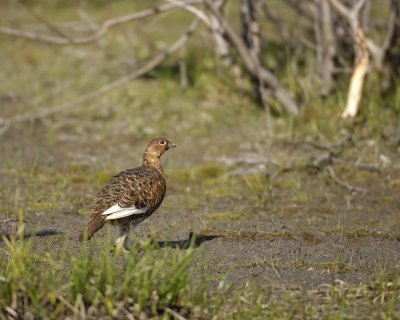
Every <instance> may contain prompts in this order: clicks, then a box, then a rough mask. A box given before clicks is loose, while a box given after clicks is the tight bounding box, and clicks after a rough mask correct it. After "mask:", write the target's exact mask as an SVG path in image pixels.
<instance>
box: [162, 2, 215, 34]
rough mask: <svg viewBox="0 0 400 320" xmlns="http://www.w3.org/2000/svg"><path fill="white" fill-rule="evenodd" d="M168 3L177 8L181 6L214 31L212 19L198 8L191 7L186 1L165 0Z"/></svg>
mask: <svg viewBox="0 0 400 320" xmlns="http://www.w3.org/2000/svg"><path fill="white" fill-rule="evenodd" d="M165 1H166V2H169V3H172V4H174V5H176V6H179V7H181V8H183V9H185V10H187V11H189V12H191V13H193V14H194V15H195V16H197V17H198V18H199V19H200V20H201V21H203V22H204V23H205V24H206V25H207V26H208V27H209V28H210V29H212V24H211V20H210V18H209V17H208V16H207V15H206V14H205V13H204V12H203V11H201V10H199V9H197V8H196V7H194V6H192V5H190V4H189V3H187V2H185V1H180V0H165Z"/></svg>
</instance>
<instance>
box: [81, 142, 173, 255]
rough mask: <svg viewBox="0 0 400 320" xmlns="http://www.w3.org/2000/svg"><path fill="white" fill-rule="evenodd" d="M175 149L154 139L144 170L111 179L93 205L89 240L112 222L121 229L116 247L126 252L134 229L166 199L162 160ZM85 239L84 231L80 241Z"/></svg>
mask: <svg viewBox="0 0 400 320" xmlns="http://www.w3.org/2000/svg"><path fill="white" fill-rule="evenodd" d="M173 147H175V144H173V143H172V142H171V141H168V140H167V139H164V138H157V139H153V140H151V141H150V143H149V145H148V146H147V148H146V150H145V152H144V154H143V164H142V166H141V167H138V168H134V169H128V170H125V171H122V172H120V173H118V174H117V175H115V176H114V177H112V178H111V179H110V181H109V182H108V183H107V184H106V185H105V186H104V187H103V189H101V190H100V192H99V193H98V195H97V197H96V199H95V201H94V203H93V205H92V210H91V216H90V220H89V224H88V227H87V238H88V239H90V238H91V237H92V236H93V235H94V234H95V233H96V232H97V231H98V230H100V229H101V228H102V227H103V226H104V225H105V224H106V223H107V222H108V223H111V224H113V225H117V226H118V228H117V229H118V232H117V237H116V243H115V245H116V247H117V248H120V249H124V246H125V244H126V243H127V241H128V240H129V235H130V233H131V232H132V230H133V228H134V227H135V226H136V225H138V224H139V223H140V222H142V221H143V220H145V219H147V218H148V217H150V215H151V214H152V213H153V212H154V211H156V210H157V208H158V207H159V206H160V205H161V202H162V201H163V199H164V195H165V190H166V183H165V178H164V172H163V170H162V167H161V163H160V157H161V156H162V154H163V153H164V152H165V151H167V150H168V149H170V148H173ZM83 238H84V233H83V232H82V233H81V235H80V239H81V240H82V239H83Z"/></svg>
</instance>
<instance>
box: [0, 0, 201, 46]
mask: <svg viewBox="0 0 400 320" xmlns="http://www.w3.org/2000/svg"><path fill="white" fill-rule="evenodd" d="M174 2H175V3H173V2H172V1H171V2H170V3H166V4H162V5H159V6H157V7H154V8H150V9H146V10H143V11H139V12H133V13H130V14H127V15H124V16H120V17H117V18H113V19H109V20H106V21H104V22H103V23H102V24H101V25H100V27H99V29H98V30H97V31H95V32H94V33H93V34H91V35H89V36H84V37H77V38H72V37H67V36H61V35H63V33H62V32H61V31H59V30H58V29H57V32H56V33H57V34H58V35H59V36H51V35H46V34H40V33H35V32H31V31H25V30H19V29H14V28H9V27H0V33H1V34H5V35H10V36H16V37H21V38H25V39H28V40H33V41H41V42H45V43H48V44H53V45H85V44H89V43H92V42H95V41H97V40H99V39H100V38H102V37H104V36H105V35H106V34H107V32H108V31H109V30H110V29H111V28H113V27H115V26H118V25H120V24H123V23H127V22H130V21H134V20H141V19H144V18H147V17H150V16H153V15H155V14H158V13H162V12H166V11H169V10H173V9H176V8H180V7H182V3H178V2H180V1H174ZM201 2H202V1H201V0H187V1H186V2H185V4H186V5H189V4H198V3H201ZM55 28H56V27H55V26H53V25H52V30H53V31H54V29H55Z"/></svg>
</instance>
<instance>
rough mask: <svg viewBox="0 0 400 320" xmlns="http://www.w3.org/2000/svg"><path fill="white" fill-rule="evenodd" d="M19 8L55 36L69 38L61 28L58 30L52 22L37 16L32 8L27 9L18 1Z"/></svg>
mask: <svg viewBox="0 0 400 320" xmlns="http://www.w3.org/2000/svg"><path fill="white" fill-rule="evenodd" d="M16 2H17V3H18V5H19V6H21V7H22V8H24V10H25V11H26V12H28V13H29V14H30V15H32V16H33V17H34V18H35V19H36V20H37V21H39V22H40V23H42V24H43V25H45V26H46V28H47V29H49V30H50V31H51V32H54V33H55V34H57V35H59V36H60V37H62V38H68V36H67V35H65V34H64V33H63V32H62V31H61V30H60V29H59V28H57V27H56V26H55V25H53V24H52V23H51V22H49V21H47V20H46V19H45V18H43V17H42V16H40V15H39V14H37V13H36V12H35V11H33V10H32V9H31V8H29V7H27V6H26V5H24V4H23V3H22V2H21V1H18V0H17V1H16Z"/></svg>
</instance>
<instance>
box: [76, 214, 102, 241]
mask: <svg viewBox="0 0 400 320" xmlns="http://www.w3.org/2000/svg"><path fill="white" fill-rule="evenodd" d="M103 226H104V220H103V219H101V218H99V217H92V218H91V219H90V220H89V224H88V226H87V228H85V229H84V230H83V231H81V233H80V234H79V241H82V240H90V239H91V238H92V237H93V235H94V234H95V233H96V232H97V231H99V230H100V229H101V228H103Z"/></svg>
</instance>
